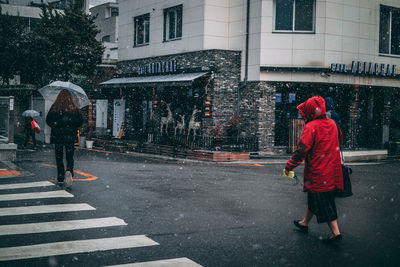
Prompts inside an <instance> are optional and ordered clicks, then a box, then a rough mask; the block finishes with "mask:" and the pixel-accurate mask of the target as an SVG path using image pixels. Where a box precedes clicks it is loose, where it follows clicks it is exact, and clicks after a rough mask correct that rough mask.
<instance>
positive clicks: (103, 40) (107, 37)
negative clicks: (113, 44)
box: [101, 35, 110, 43]
mask: <svg viewBox="0 0 400 267" xmlns="http://www.w3.org/2000/svg"><path fill="white" fill-rule="evenodd" d="M101 42H102V43H104V42H110V35H105V36H103V38H101Z"/></svg>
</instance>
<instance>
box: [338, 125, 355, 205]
mask: <svg viewBox="0 0 400 267" xmlns="http://www.w3.org/2000/svg"><path fill="white" fill-rule="evenodd" d="M336 127H337V128H338V134H339V126H338V125H337V124H336ZM340 155H341V157H342V172H343V190H338V189H336V190H335V196H336V197H350V196H352V195H353V190H352V189H351V181H350V175H351V174H352V173H353V171H352V169H351V168H350V167H348V166H346V165H345V164H344V157H343V152H342V146H340Z"/></svg>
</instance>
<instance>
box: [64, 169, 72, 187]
mask: <svg viewBox="0 0 400 267" xmlns="http://www.w3.org/2000/svg"><path fill="white" fill-rule="evenodd" d="M65 184H66V185H67V186H71V185H72V174H71V172H70V171H66V172H65Z"/></svg>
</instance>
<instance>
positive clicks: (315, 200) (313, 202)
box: [307, 191, 337, 223]
mask: <svg viewBox="0 0 400 267" xmlns="http://www.w3.org/2000/svg"><path fill="white" fill-rule="evenodd" d="M307 202H308V209H309V210H310V211H311V212H312V213H314V215H315V216H316V217H317V221H318V223H325V222H331V221H334V220H336V219H337V211H336V204H335V194H334V191H329V192H322V193H311V192H308V195H307Z"/></svg>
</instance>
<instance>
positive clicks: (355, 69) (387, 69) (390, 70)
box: [331, 61, 397, 77]
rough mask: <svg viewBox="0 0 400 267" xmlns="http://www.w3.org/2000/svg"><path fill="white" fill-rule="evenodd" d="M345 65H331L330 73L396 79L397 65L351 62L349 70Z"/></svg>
mask: <svg viewBox="0 0 400 267" xmlns="http://www.w3.org/2000/svg"><path fill="white" fill-rule="evenodd" d="M347 66H348V65H346V64H336V63H333V64H331V71H332V72H336V73H348V74H354V75H357V74H359V75H368V76H384V77H396V76H397V75H396V70H397V65H390V64H379V63H372V62H362V61H353V62H352V63H351V68H350V69H348V68H347Z"/></svg>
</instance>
